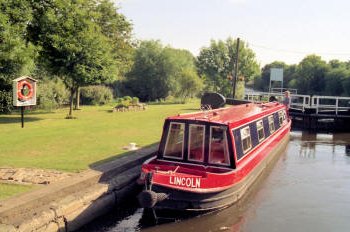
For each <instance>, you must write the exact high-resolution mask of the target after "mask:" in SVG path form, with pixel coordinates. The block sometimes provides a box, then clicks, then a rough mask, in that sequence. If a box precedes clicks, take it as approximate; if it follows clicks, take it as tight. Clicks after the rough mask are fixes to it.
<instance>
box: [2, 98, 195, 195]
mask: <svg viewBox="0 0 350 232" xmlns="http://www.w3.org/2000/svg"><path fill="white" fill-rule="evenodd" d="M198 108H199V102H198V101H194V102H191V103H187V104H179V105H176V104H170V105H166V104H165V105H150V106H148V108H147V110H146V111H137V112H115V113H112V112H111V109H112V105H109V106H83V107H82V110H79V111H75V112H74V116H75V117H77V119H76V120H67V119H65V116H66V115H67V112H68V110H67V109H59V110H57V111H54V112H52V113H40V112H30V111H26V112H25V123H24V128H21V126H20V115H18V114H14V115H0V167H9V166H10V167H30V168H44V169H56V170H62V171H69V172H76V171H80V170H84V169H87V168H88V167H89V166H90V165H92V164H94V163H97V162H100V161H101V160H106V159H111V158H112V157H115V156H118V155H120V154H123V153H125V150H123V146H126V145H128V144H129V143H130V142H135V143H137V145H138V146H146V145H150V144H153V143H156V142H158V141H159V139H160V136H161V132H162V126H163V121H164V118H165V117H167V116H170V115H174V114H178V113H183V112H190V111H195V110H197V109H198ZM0 192H1V191H0Z"/></svg>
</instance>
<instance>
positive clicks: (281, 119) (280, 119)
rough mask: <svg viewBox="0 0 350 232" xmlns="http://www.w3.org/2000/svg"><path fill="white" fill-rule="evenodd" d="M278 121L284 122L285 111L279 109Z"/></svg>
mask: <svg viewBox="0 0 350 232" xmlns="http://www.w3.org/2000/svg"><path fill="white" fill-rule="evenodd" d="M278 121H279V123H280V125H282V124H283V121H284V114H283V111H282V110H281V111H278Z"/></svg>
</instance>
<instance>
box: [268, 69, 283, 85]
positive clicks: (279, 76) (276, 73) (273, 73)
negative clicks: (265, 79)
mask: <svg viewBox="0 0 350 232" xmlns="http://www.w3.org/2000/svg"><path fill="white" fill-rule="evenodd" d="M270 81H281V82H283V68H271V69H270Z"/></svg>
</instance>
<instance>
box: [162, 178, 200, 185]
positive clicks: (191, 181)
mask: <svg viewBox="0 0 350 232" xmlns="http://www.w3.org/2000/svg"><path fill="white" fill-rule="evenodd" d="M169 184H171V185H177V186H183V187H187V188H200V187H201V178H194V177H179V176H170V178H169Z"/></svg>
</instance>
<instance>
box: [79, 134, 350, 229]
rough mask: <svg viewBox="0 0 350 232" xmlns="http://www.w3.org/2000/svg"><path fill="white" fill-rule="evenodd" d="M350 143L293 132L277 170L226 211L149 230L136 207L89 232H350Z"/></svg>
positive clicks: (349, 140)
mask: <svg viewBox="0 0 350 232" xmlns="http://www.w3.org/2000/svg"><path fill="white" fill-rule="evenodd" d="M349 144H350V134H314V133H308V132H292V133H291V140H290V143H289V145H288V147H287V149H286V152H285V153H283V154H281V157H280V159H279V160H278V161H277V162H276V164H275V165H274V166H273V167H272V168H271V171H269V172H267V173H266V174H265V176H261V177H260V180H259V181H258V182H257V183H256V184H255V185H254V186H253V188H252V189H251V190H250V191H249V194H247V195H246V196H245V197H244V198H243V199H242V200H241V201H239V202H238V203H237V204H235V205H233V206H231V207H229V208H227V209H225V210H222V211H219V212H216V213H212V214H208V215H203V216H199V217H194V218H191V219H186V220H181V221H176V222H171V223H169V222H168V223H165V224H160V225H157V226H151V227H147V228H145V226H143V224H140V220H141V218H142V213H143V212H142V210H141V209H135V210H134V212H133V213H131V214H130V215H129V216H126V217H125V219H123V220H120V219H117V218H116V219H115V220H114V221H113V223H114V224H113V223H111V220H113V219H107V222H106V223H104V224H103V223H102V225H101V226H100V227H96V228H94V229H91V227H89V228H88V229H89V230H84V231H169V232H172V231H174V232H180V231H183V232H185V231H212V232H215V231H263V232H264V231H268V232H273V231H287V232H288V231H348V228H349V227H350V220H349V218H350V197H349V196H350V183H349V180H350V157H349V156H347V155H346V151H347V150H346V149H348V150H349ZM106 224H108V226H106ZM111 224H113V225H111ZM101 228H105V229H103V230H102V229H101Z"/></svg>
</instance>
